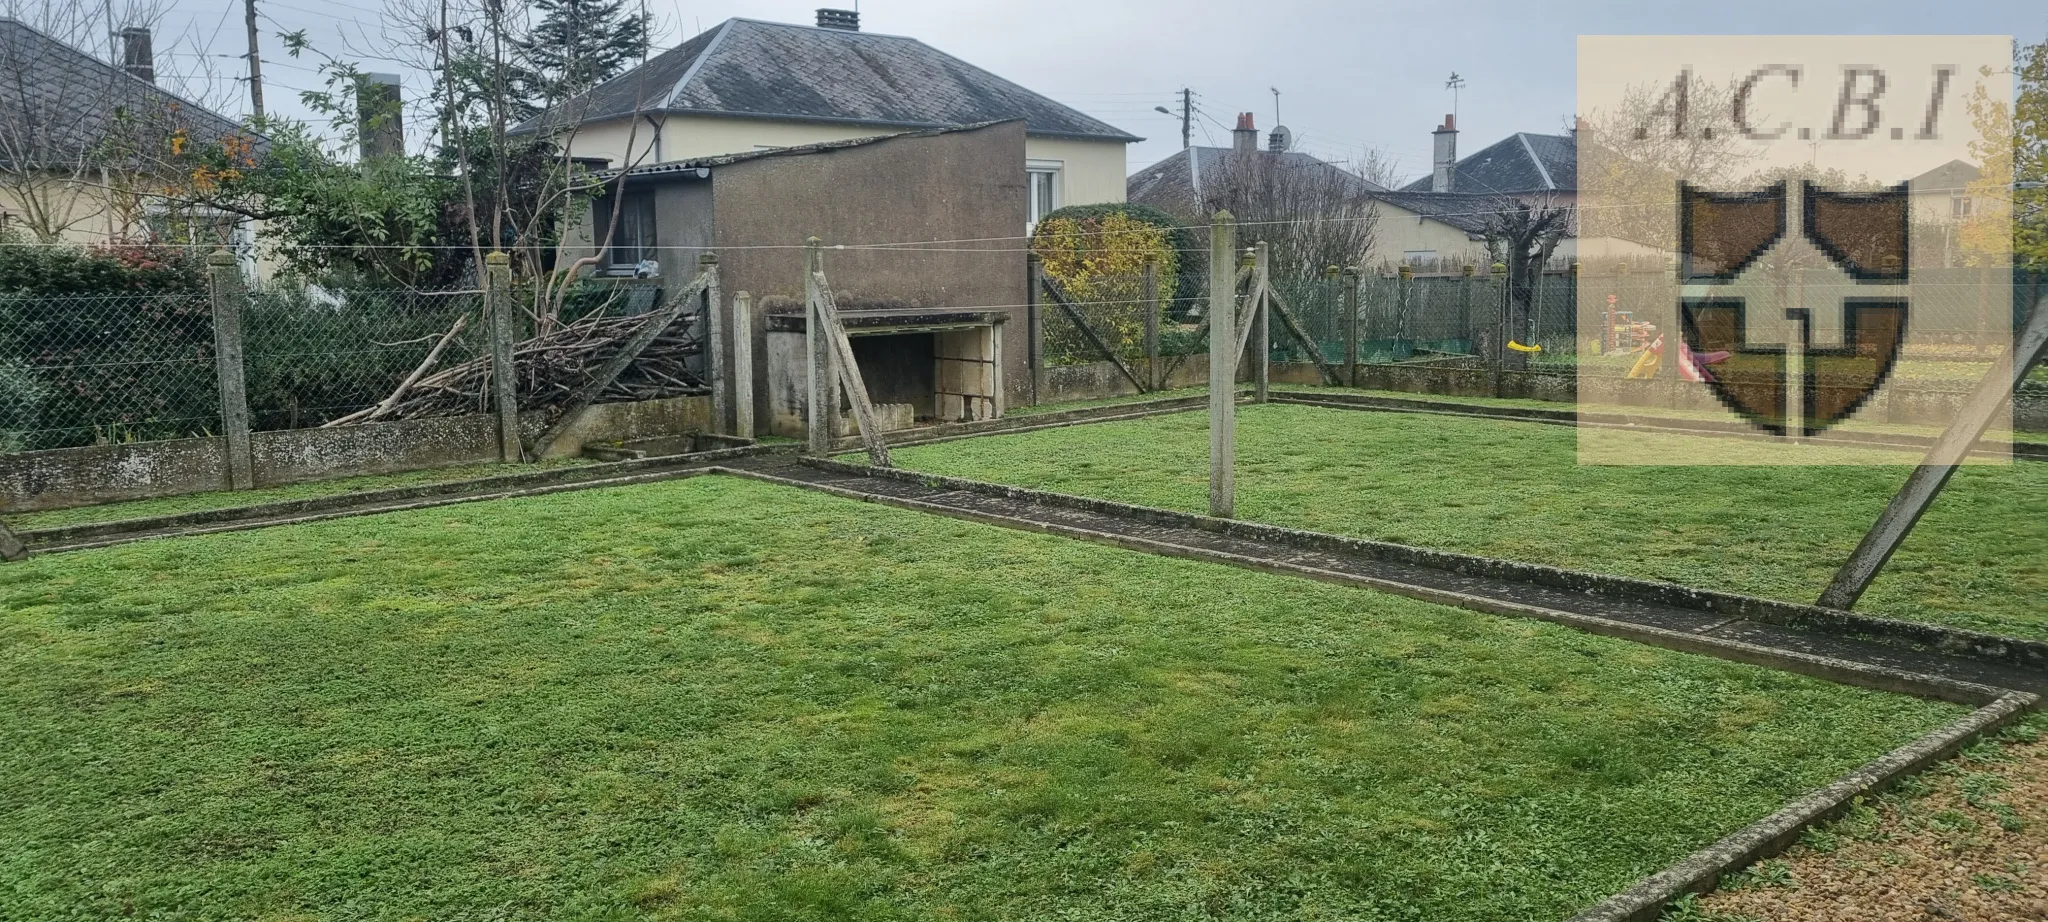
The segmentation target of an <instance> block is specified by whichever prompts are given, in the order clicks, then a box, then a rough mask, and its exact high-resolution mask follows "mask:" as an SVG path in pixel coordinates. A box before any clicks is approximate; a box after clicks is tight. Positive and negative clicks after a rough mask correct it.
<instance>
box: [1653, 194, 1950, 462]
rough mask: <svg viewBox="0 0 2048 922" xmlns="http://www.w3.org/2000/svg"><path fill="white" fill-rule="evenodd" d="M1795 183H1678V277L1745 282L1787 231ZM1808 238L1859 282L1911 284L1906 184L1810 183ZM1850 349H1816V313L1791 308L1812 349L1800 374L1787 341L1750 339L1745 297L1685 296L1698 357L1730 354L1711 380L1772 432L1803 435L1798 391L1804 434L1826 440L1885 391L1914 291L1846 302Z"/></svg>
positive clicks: (1805, 214)
mask: <svg viewBox="0 0 2048 922" xmlns="http://www.w3.org/2000/svg"><path fill="white" fill-rule="evenodd" d="M1787 191H1788V190H1787V186H1786V184H1785V183H1782V182H1781V183H1777V184H1775V185H1772V186H1770V187H1769V188H1766V189H1763V190H1759V191H1755V192H1743V193H1736V194H1721V193H1714V192H1708V191H1705V190H1701V189H1696V188H1693V187H1692V186H1690V185H1688V184H1685V183H1680V184H1679V222H1680V223H1679V241H1680V250H1681V252H1680V259H1679V277H1680V281H1681V282H1682V283H1684V284H1687V285H1726V284H1729V283H1731V282H1733V281H1735V280H1736V279H1738V278H1740V277H1742V275H1743V273H1744V272H1746V271H1748V270H1749V269H1750V268H1751V267H1752V266H1753V265H1754V264H1755V263H1756V262H1757V260H1758V259H1759V258H1760V257H1762V256H1763V255H1764V254H1765V253H1766V252H1768V251H1769V250H1770V249H1772V248H1773V247H1774V246H1776V245H1777V243H1778V242H1779V241H1780V240H1781V239H1783V237H1784V236H1785V231H1786V228H1785V224H1786V223H1787V222H1786V217H1787V211H1788V210H1789V209H1788V208H1787V202H1786V198H1787ZM1800 191H1801V208H1800V222H1799V224H1800V233H1801V234H1802V235H1803V236H1804V237H1805V238H1806V240H1807V241H1808V242H1810V243H1812V244H1813V246H1814V248H1815V249H1817V250H1819V251H1820V252H1821V253H1822V254H1824V255H1825V256H1826V258H1827V259H1828V261H1829V262H1830V263H1832V264H1833V265H1834V266H1835V267H1836V268H1837V269H1839V270H1840V271H1841V272H1843V273H1844V274H1846V275H1847V276H1848V277H1849V278H1851V279H1853V280H1855V282H1856V283H1857V284H1859V285H1899V284H1901V283H1904V282H1906V281H1907V271H1908V270H1907V264H1908V263H1907V258H1906V257H1907V238H1908V224H1907V221H1908V213H1909V211H1908V203H1909V200H1908V198H1907V187H1906V186H1905V185H1904V184H1900V185H1898V186H1895V187H1892V188H1889V189H1885V190H1882V191H1878V192H1833V191H1829V190H1825V189H1821V188H1819V187H1818V186H1815V185H1814V184H1813V183H1811V182H1805V183H1802V184H1801V189H1800ZM1840 310H1841V316H1842V324H1841V329H1842V340H1843V344H1842V345H1841V346H1837V347H1827V348H1816V347H1814V346H1813V343H1812V322H1811V321H1812V317H1811V311H1810V309H1808V308H1805V307H1795V308H1791V309H1787V310H1786V311H1785V314H1786V317H1787V319H1789V320H1792V321H1794V325H1795V328H1796V330H1797V332H1796V334H1795V339H1796V341H1797V342H1798V344H1799V347H1800V348H1799V351H1800V354H1801V363H1800V364H1801V370H1800V372H1799V373H1798V375H1797V377H1798V380H1796V381H1794V380H1791V378H1792V377H1793V373H1792V363H1791V361H1790V350H1789V348H1788V347H1786V346H1759V345H1752V344H1750V341H1749V337H1748V335H1747V333H1748V329H1749V325H1750V319H1751V318H1750V317H1749V316H1748V313H1747V311H1748V305H1747V304H1746V303H1745V299H1744V298H1742V297H1739V296H1735V295H1713V294H1709V295H1706V296H1685V297H1681V298H1680V300H1679V312H1678V313H1679V327H1680V333H1681V335H1682V336H1683V337H1684V340H1685V344H1686V346H1687V347H1688V348H1690V349H1691V350H1692V351H1693V352H1695V353H1717V352H1719V353H1727V355H1728V357H1727V358H1726V359H1725V360H1722V361H1720V362H1719V363H1717V364H1716V365H1715V366H1714V369H1713V373H1712V374H1711V375H1709V376H1707V377H1706V380H1705V383H1706V384H1707V386H1708V387H1709V388H1710V389H1711V390H1712V391H1713V393H1714V396H1715V397H1716V398H1718V399H1719V400H1720V402H1721V403H1722V405H1724V406H1726V407H1727V408H1728V409H1729V410H1730V411H1732V412H1734V413H1736V414H1737V415H1739V416H1741V417H1742V418H1744V419H1746V420H1748V421H1749V422H1750V423H1751V424H1753V425H1755V426H1756V427H1757V428H1759V429H1761V430H1763V431H1765V432H1768V433H1771V434H1773V435H1790V434H1795V433H1793V432H1792V431H1791V430H1792V429H1794V428H1795V426H1794V425H1793V422H1792V420H1791V419H1790V417H1789V413H1788V400H1787V397H1788V393H1787V391H1788V390H1789V389H1794V388H1796V389H1797V396H1798V400H1799V403H1798V406H1799V407H1800V409H1801V412H1800V415H1799V424H1798V425H1797V426H1796V428H1797V429H1798V432H1797V433H1796V434H1799V435H1807V436H1812V435H1818V434H1820V433H1821V432H1823V431H1825V430H1826V429H1827V428H1828V427H1830V426H1833V425H1835V424H1836V423H1839V422H1841V421H1842V420H1844V419H1847V418H1849V417H1850V416H1851V415H1853V414H1854V413H1855V412H1856V411H1857V410H1858V409H1860V408H1862V406H1863V405H1864V404H1865V403H1867V402H1868V401H1869V400H1870V398H1871V396H1872V395H1874V394H1875V393H1876V392H1877V390H1878V388H1880V387H1882V386H1883V385H1884V383H1885V381H1887V380H1888V379H1889V378H1890V377H1891V373H1892V370H1893V369H1894V367H1896V365H1897V364H1898V359H1899V352H1900V349H1901V347H1902V346H1903V345H1904V343H1905V339H1906V324H1907V317H1908V314H1909V304H1908V299H1907V298H1906V297H1904V296H1903V295H1897V296H1893V295H1889V294H1887V295H1884V296H1870V297H1865V296H1852V297H1844V298H1842V299H1841V303H1840Z"/></svg>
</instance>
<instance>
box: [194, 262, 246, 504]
mask: <svg viewBox="0 0 2048 922" xmlns="http://www.w3.org/2000/svg"><path fill="white" fill-rule="evenodd" d="M206 274H207V282H208V287H209V288H210V289H211V292H210V294H211V296H212V300H213V367H214V374H215V376H216V378H217V379H218V381H219V386H220V429H221V435H222V436H223V437H224V438H225V440H226V442H227V455H228V457H227V461H228V488H229V489H231V490H247V489H250V488H251V487H254V486H256V459H255V455H254V454H253V453H252V452H251V451H250V448H249V385H248V379H247V378H246V377H245V376H244V375H245V372H244V370H243V357H242V313H243V311H244V310H245V309H246V308H247V306H248V303H249V290H248V288H247V287H245V286H244V285H243V284H242V268H241V266H240V265H238V264H237V263H236V261H235V255H234V254H233V253H230V252H228V251H226V250H215V251H214V252H213V253H212V254H211V255H209V256H207V257H206Z"/></svg>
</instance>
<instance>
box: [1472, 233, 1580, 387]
mask: <svg viewBox="0 0 2048 922" xmlns="http://www.w3.org/2000/svg"><path fill="white" fill-rule="evenodd" d="M1574 220H1575V209H1573V208H1572V206H1570V205H1561V204H1554V203H1549V202H1545V201H1542V200H1538V201H1534V202H1532V201H1529V200H1526V199H1518V198H1503V199H1501V200H1500V202H1499V204H1497V205H1495V206H1494V207H1492V208H1489V209H1488V214H1487V216H1486V228H1485V230H1484V231H1483V233H1484V235H1485V237H1486V249H1487V252H1488V254H1489V255H1491V256H1492V258H1493V259H1494V261H1496V262H1500V263H1503V264H1505V265H1506V266H1507V275H1508V278H1507V282H1508V331H1507V335H1508V336H1509V337H1510V338H1516V339H1528V338H1531V337H1532V336H1533V333H1532V331H1533V327H1532V325H1531V322H1532V321H1533V319H1534V317H1533V313H1532V310H1531V305H1532V302H1533V300H1534V293H1535V290H1536V281H1537V275H1538V274H1539V273H1541V272H1542V271H1543V266H1544V264H1545V263H1547V262H1549V261H1550V254H1551V253H1552V252H1554V251H1555V250H1556V249H1557V245H1558V243H1559V242H1560V241H1562V240H1563V239H1564V238H1565V237H1566V236H1567V235H1568V234H1570V233H1571V232H1572V229H1573V228H1572V223H1573V221H1574ZM1506 345H1507V344H1506V343H1504V342H1503V343H1495V344H1494V345H1493V348H1494V349H1496V350H1499V351H1500V352H1501V354H1502V361H1503V364H1505V365H1508V366H1511V367H1517V368H1520V367H1526V366H1527V365H1528V364H1529V357H1528V356H1527V355H1526V354H1524V353H1521V352H1517V351H1514V350H1511V349H1507V348H1506Z"/></svg>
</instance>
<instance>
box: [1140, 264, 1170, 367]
mask: <svg viewBox="0 0 2048 922" xmlns="http://www.w3.org/2000/svg"><path fill="white" fill-rule="evenodd" d="M1144 297H1145V381H1146V386H1147V388H1148V389H1150V390H1155V391H1156V390H1161V389H1163V388H1165V387H1166V382H1165V381H1164V380H1162V379H1161V378H1160V376H1159V258H1158V257H1156V256H1153V255H1151V254H1149V253H1148V254H1146V255H1145V294H1144Z"/></svg>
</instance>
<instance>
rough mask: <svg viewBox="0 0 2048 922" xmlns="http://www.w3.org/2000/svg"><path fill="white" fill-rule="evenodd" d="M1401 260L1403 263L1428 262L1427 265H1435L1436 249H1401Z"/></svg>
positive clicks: (1421, 263) (1416, 264)
mask: <svg viewBox="0 0 2048 922" xmlns="http://www.w3.org/2000/svg"><path fill="white" fill-rule="evenodd" d="M1401 261H1402V262H1404V263H1407V264H1408V265H1411V266H1420V265H1424V264H1428V265H1432V266H1433V265H1435V264H1436V251H1435V250H1403V251H1402V252H1401Z"/></svg>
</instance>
